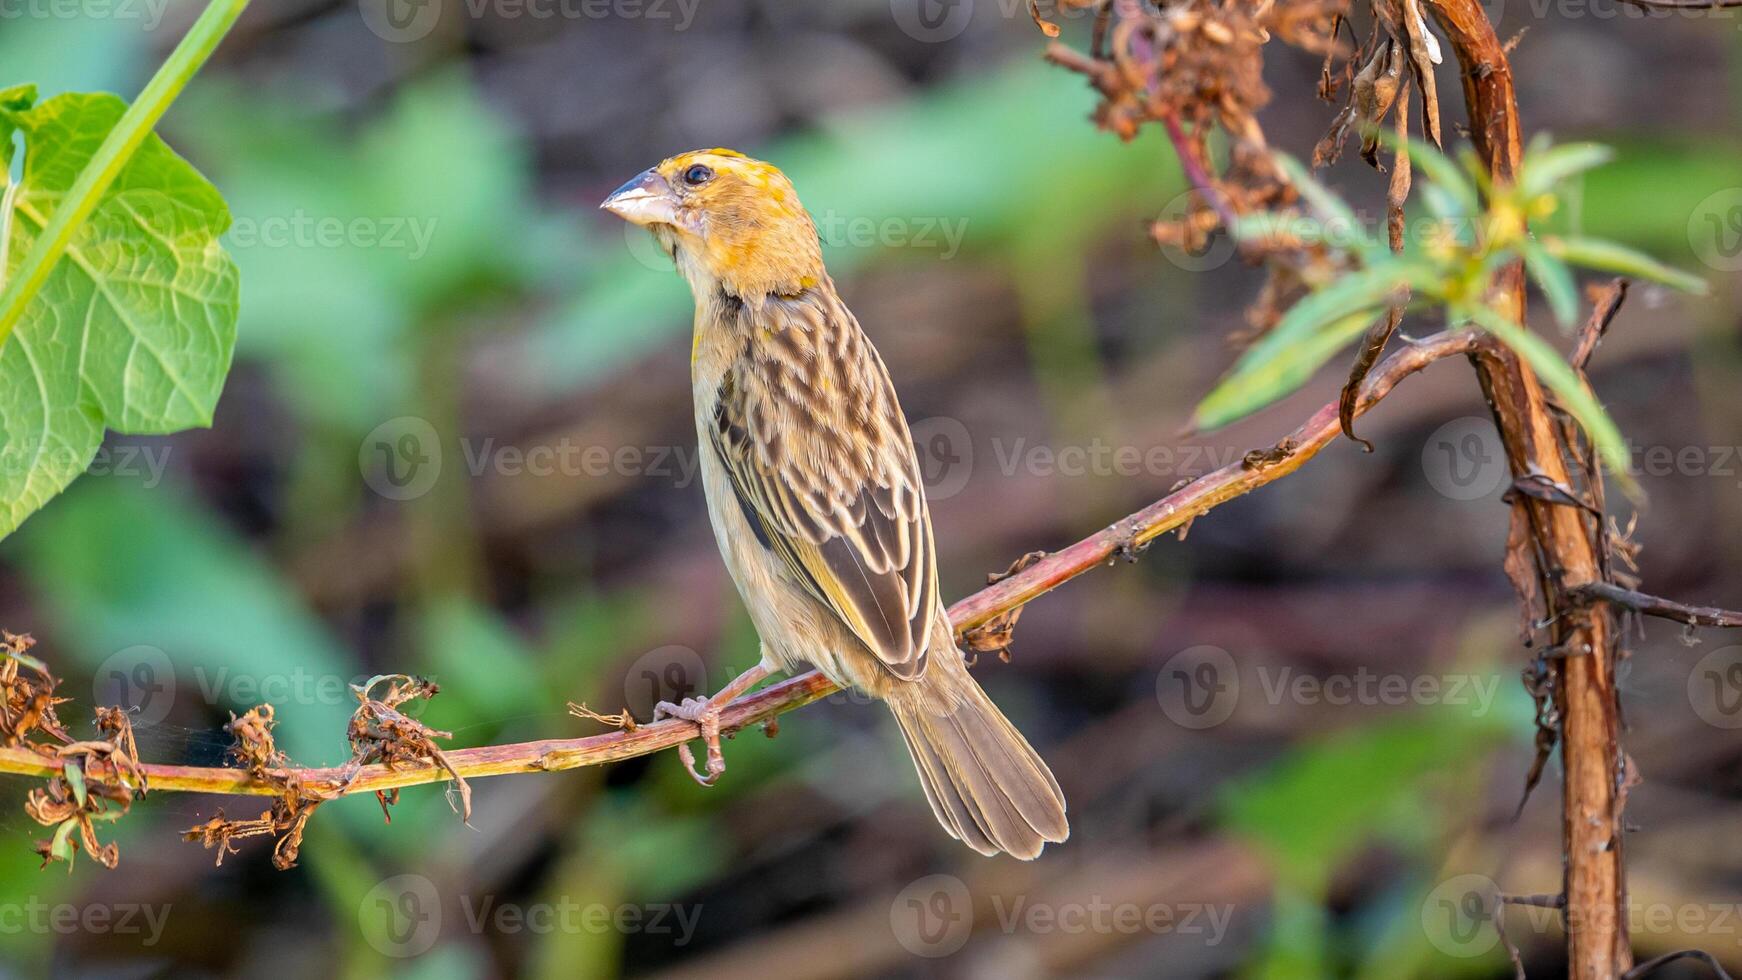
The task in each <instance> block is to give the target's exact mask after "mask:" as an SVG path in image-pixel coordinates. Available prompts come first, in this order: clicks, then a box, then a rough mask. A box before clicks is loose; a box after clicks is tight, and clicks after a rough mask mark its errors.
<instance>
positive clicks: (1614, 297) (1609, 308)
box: [1572, 276, 1628, 371]
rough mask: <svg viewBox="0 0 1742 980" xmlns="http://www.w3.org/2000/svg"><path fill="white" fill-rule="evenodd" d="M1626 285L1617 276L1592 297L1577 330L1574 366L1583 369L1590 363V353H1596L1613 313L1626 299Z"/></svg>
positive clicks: (1613, 315) (1612, 320)
mask: <svg viewBox="0 0 1742 980" xmlns="http://www.w3.org/2000/svg"><path fill="white" fill-rule="evenodd" d="M1627 286H1628V282H1627V280H1626V279H1623V278H1621V277H1619V276H1617V277H1616V278H1614V279H1611V280H1609V282H1608V283H1607V284H1605V285H1604V286H1603V287H1602V288H1601V289H1598V290H1597V291H1596V294H1595V295H1594V296H1593V297H1592V303H1591V315H1590V317H1589V318H1588V319H1586V320H1585V326H1584V328H1583V329H1581V330H1580V331H1579V344H1578V347H1577V348H1575V349H1574V350H1573V358H1572V364H1573V367H1574V368H1576V369H1578V370H1580V371H1583V370H1585V368H1586V367H1587V366H1589V365H1590V363H1591V355H1592V354H1595V353H1597V345H1598V344H1600V343H1602V342H1603V335H1604V334H1606V333H1608V332H1609V324H1611V323H1613V322H1614V321H1615V314H1617V313H1619V312H1621V304H1622V303H1623V302H1625V301H1626V299H1627Z"/></svg>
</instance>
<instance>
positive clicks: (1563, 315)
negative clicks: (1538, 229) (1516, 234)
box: [1519, 238, 1579, 328]
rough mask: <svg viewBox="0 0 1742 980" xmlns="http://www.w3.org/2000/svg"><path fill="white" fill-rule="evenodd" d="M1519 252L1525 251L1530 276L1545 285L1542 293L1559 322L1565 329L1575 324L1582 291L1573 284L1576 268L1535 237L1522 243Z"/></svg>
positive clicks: (1526, 265)
mask: <svg viewBox="0 0 1742 980" xmlns="http://www.w3.org/2000/svg"><path fill="white" fill-rule="evenodd" d="M1519 251H1521V252H1523V253H1524V266H1525V268H1527V269H1529V270H1530V277H1531V278H1532V279H1534V280H1536V284H1537V285H1538V286H1540V287H1542V295H1543V296H1544V297H1545V298H1546V299H1547V300H1548V305H1549V309H1551V310H1553V311H1554V318H1555V322H1556V323H1559V324H1560V325H1561V326H1562V327H1563V328H1564V327H1568V326H1571V325H1572V322H1573V319H1574V318H1575V317H1577V316H1578V315H1579V291H1578V287H1577V286H1575V285H1574V284H1573V271H1572V270H1571V269H1569V268H1567V264H1566V263H1565V262H1562V261H1561V260H1560V259H1557V258H1555V257H1554V256H1552V255H1550V254H1548V250H1547V249H1545V248H1543V247H1542V244H1541V243H1540V242H1538V241H1537V240H1536V239H1534V238H1526V239H1524V240H1523V242H1521V243H1520V244H1519Z"/></svg>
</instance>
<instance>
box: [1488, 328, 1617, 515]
mask: <svg viewBox="0 0 1742 980" xmlns="http://www.w3.org/2000/svg"><path fill="white" fill-rule="evenodd" d="M1459 312H1460V313H1461V314H1462V318H1467V319H1469V320H1471V321H1474V322H1475V323H1476V324H1478V325H1480V326H1481V327H1483V328H1484V329H1486V330H1488V331H1489V332H1491V333H1493V334H1494V336H1496V337H1499V338H1500V340H1501V342H1502V343H1504V344H1505V345H1506V346H1508V347H1510V348H1512V349H1513V350H1514V351H1517V352H1518V356H1520V357H1522V358H1524V360H1525V363H1527V364H1529V365H1530V367H1531V369H1532V370H1534V371H1535V372H1536V374H1537V377H1539V378H1541V379H1542V383H1543V384H1545V385H1547V386H1548V388H1549V390H1550V391H1552V392H1554V394H1555V398H1556V399H1558V400H1559V401H1560V403H1561V407H1562V408H1565V409H1566V410H1567V411H1568V412H1569V413H1571V414H1572V416H1573V418H1575V419H1577V420H1578V422H1579V424H1580V425H1581V426H1584V429H1585V433H1586V434H1587V435H1589V436H1590V438H1591V444H1592V445H1593V446H1595V447H1596V448H1597V455H1598V457H1599V458H1601V459H1602V461H1603V465H1604V466H1605V467H1607V468H1608V470H1609V472H1610V473H1611V474H1612V475H1613V476H1614V477H1615V480H1616V482H1617V483H1619V484H1621V487H1622V489H1623V490H1624V491H1625V492H1626V493H1627V495H1628V496H1629V497H1632V498H1634V499H1638V497H1639V495H1640V494H1639V485H1638V484H1637V483H1636V482H1635V481H1634V479H1633V474H1632V473H1631V472H1630V468H1631V466H1632V456H1631V454H1630V453H1629V452H1628V450H1627V440H1626V439H1625V438H1623V437H1622V435H1621V429H1620V428H1619V427H1618V426H1616V424H1615V421H1614V420H1613V419H1611V418H1610V417H1609V412H1608V410H1606V409H1605V408H1603V404H1602V403H1601V402H1599V401H1598V400H1597V396H1595V395H1593V394H1592V393H1591V389H1590V388H1589V387H1587V386H1586V385H1585V382H1584V380H1583V379H1582V378H1580V377H1579V375H1578V373H1577V372H1575V371H1574V370H1573V366H1572V365H1571V364H1568V363H1567V362H1566V359H1565V358H1563V357H1561V354H1560V352H1559V351H1557V350H1555V349H1554V348H1553V347H1551V346H1549V343H1548V341H1546V340H1543V339H1542V338H1541V337H1539V336H1537V335H1536V334H1533V333H1531V332H1530V331H1528V330H1526V329H1524V328H1523V327H1521V326H1519V325H1518V324H1516V323H1514V322H1512V321H1511V320H1510V319H1508V318H1507V317H1505V316H1502V315H1501V314H1500V313H1499V312H1498V311H1496V310H1494V309H1491V308H1489V307H1486V306H1473V307H1468V308H1462V309H1461V310H1460V311H1459Z"/></svg>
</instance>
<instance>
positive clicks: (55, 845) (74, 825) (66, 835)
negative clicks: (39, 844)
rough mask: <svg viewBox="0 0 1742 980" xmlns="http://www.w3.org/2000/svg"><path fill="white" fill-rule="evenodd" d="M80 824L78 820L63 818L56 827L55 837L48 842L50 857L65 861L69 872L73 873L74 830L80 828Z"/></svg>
mask: <svg viewBox="0 0 1742 980" xmlns="http://www.w3.org/2000/svg"><path fill="white" fill-rule="evenodd" d="M78 826H79V822H78V821H77V820H62V821H61V822H60V823H59V824H58V825H57V826H56V827H55V828H54V837H53V838H52V839H51V840H50V841H49V842H48V854H49V857H51V858H53V859H54V860H56V861H65V862H66V863H67V873H68V874H71V873H72V870H73V867H72V865H73V854H74V853H75V849H74V847H73V831H74V830H76V829H78Z"/></svg>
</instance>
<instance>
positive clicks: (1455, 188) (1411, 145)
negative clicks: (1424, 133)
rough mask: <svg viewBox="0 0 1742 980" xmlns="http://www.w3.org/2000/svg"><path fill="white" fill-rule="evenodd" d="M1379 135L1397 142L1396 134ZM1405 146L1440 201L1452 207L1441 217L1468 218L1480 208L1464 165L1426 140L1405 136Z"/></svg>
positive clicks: (1410, 158) (1393, 142)
mask: <svg viewBox="0 0 1742 980" xmlns="http://www.w3.org/2000/svg"><path fill="white" fill-rule="evenodd" d="M1380 138H1381V139H1382V140H1384V141H1385V142H1386V143H1388V144H1390V145H1396V140H1397V137H1395V136H1393V135H1391V134H1390V133H1382V134H1380ZM1404 148H1405V150H1407V151H1408V153H1409V160H1410V163H1412V164H1414V166H1415V169H1417V170H1420V171H1421V172H1422V176H1424V177H1426V178H1427V179H1428V183H1430V184H1432V185H1433V186H1434V187H1438V188H1439V189H1440V190H1441V192H1443V196H1442V198H1441V200H1440V202H1438V203H1441V204H1442V205H1449V206H1450V207H1451V208H1452V209H1453V210H1452V211H1451V213H1449V214H1446V215H1443V217H1452V218H1467V217H1469V216H1470V215H1473V214H1480V213H1481V211H1482V205H1481V199H1480V197H1479V196H1478V195H1477V193H1476V185H1475V184H1473V183H1471V182H1470V178H1469V176H1468V175H1467V173H1466V171H1465V170H1464V168H1462V167H1460V166H1458V164H1457V163H1456V162H1454V161H1453V160H1452V158H1451V157H1448V156H1446V155H1445V154H1444V153H1441V152H1440V151H1439V150H1437V149H1435V148H1434V145H1433V144H1432V143H1429V142H1427V141H1426V140H1405V141H1404Z"/></svg>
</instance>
